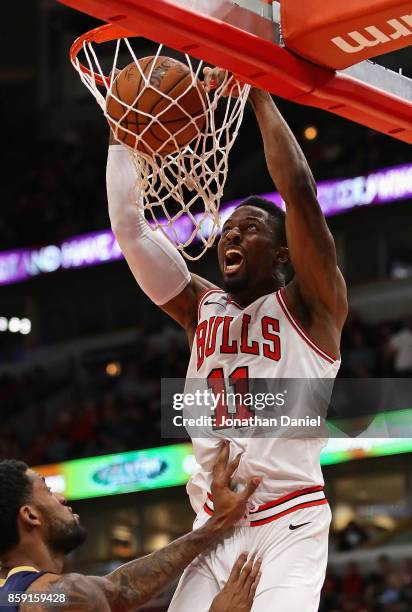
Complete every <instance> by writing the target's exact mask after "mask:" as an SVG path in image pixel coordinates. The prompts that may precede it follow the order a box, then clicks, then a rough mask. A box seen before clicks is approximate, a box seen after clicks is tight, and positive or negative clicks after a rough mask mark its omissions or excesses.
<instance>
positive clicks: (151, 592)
mask: <svg viewBox="0 0 412 612" xmlns="http://www.w3.org/2000/svg"><path fill="white" fill-rule="evenodd" d="M228 460H229V444H228V443H223V444H222V447H221V449H220V452H219V456H218V460H217V462H216V465H215V468H214V473H213V483H212V494H213V498H214V508H215V512H214V515H213V517H211V518H210V519H209V520H208V521H207V522H206V523H205V525H204V526H203V527H200V528H199V529H195V530H194V531H192V532H191V533H189V534H187V535H185V536H183V537H181V538H179V539H178V540H175V541H174V542H172V543H171V544H169V545H168V546H166V547H165V548H163V549H161V550H158V551H156V552H153V553H151V554H150V555H147V556H145V557H142V558H141V559H136V560H135V561H131V562H129V563H126V564H125V565H122V566H121V567H119V568H118V569H117V570H115V571H114V572H111V573H110V574H108V575H107V576H105V577H102V578H99V577H94V576H81V575H80V574H66V575H63V576H54V575H52V574H45V575H44V576H41V577H40V578H38V579H37V580H36V581H35V582H34V583H33V585H32V588H30V591H31V592H33V593H34V592H41V593H49V594H54V595H56V597H57V596H58V595H59V594H60V596H61V597H62V596H64V597H65V601H66V602H67V603H66V604H64V603H63V604H60V605H59V610H62V611H64V612H106V611H108V612H109V611H112V612H128V611H130V612H134V611H135V610H136V608H137V607H139V606H141V605H143V604H144V603H146V602H148V601H149V600H150V599H152V598H153V597H154V596H155V595H156V594H157V593H159V592H161V591H162V590H163V589H165V588H166V587H167V586H168V585H169V584H170V583H172V582H173V581H174V580H175V579H176V578H177V577H178V576H179V575H180V574H181V572H182V571H183V570H184V569H185V567H187V565H189V563H190V562H191V561H192V560H193V559H194V558H195V557H197V556H198V555H199V554H200V553H202V552H205V551H207V550H208V549H209V548H211V547H212V546H214V545H215V544H216V543H217V542H218V541H219V540H220V539H222V538H224V537H225V535H226V534H228V533H229V532H230V531H231V528H232V527H233V525H234V524H235V523H236V522H237V521H238V520H240V519H241V518H242V517H243V516H244V513H245V511H246V502H247V500H248V499H249V497H250V496H251V495H252V493H253V492H254V491H255V490H256V488H257V487H258V485H259V483H260V479H259V478H252V479H250V480H249V482H248V484H247V486H246V487H245V489H244V490H243V491H242V492H241V493H235V492H234V491H232V490H231V488H230V481H231V477H232V475H233V474H234V472H235V470H236V469H237V467H238V465H239V461H240V455H238V456H237V457H236V459H235V460H234V461H232V462H231V463H228ZM60 601H62V600H60ZM47 605H48V604H47V603H46V604H45V605H41V606H33V604H30V606H29V605H28V606H26V607H24V606H22V607H21V612H29V610H30V612H44V611H45V610H49V609H52V607H50V608H48V607H47Z"/></svg>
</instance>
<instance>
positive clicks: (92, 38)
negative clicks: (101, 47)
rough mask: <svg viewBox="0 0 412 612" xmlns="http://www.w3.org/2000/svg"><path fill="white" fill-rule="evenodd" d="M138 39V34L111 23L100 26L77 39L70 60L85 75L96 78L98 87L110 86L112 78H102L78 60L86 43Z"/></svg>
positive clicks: (71, 50) (71, 48)
mask: <svg viewBox="0 0 412 612" xmlns="http://www.w3.org/2000/svg"><path fill="white" fill-rule="evenodd" d="M133 36H134V37H136V36H137V34H136V33H135V32H131V31H130V30H125V28H120V27H119V26H116V25H113V24H111V23H108V24H105V25H102V26H99V27H98V28H94V30H90V31H89V32H86V33H85V34H82V35H81V36H79V38H76V40H75V41H74V43H73V44H72V46H71V47H70V59H71V61H72V63H73V64H74V65H76V66H78V68H79V69H80V70H81V71H82V72H83V74H87V75H89V76H90V77H94V80H95V81H96V83H97V84H98V85H105V86H109V84H110V77H109V76H105V77H104V78H102V77H101V75H100V74H98V73H97V72H92V71H91V70H89V68H87V67H86V66H85V65H84V64H82V63H81V62H80V61H79V59H78V57H77V56H78V54H79V52H80V51H81V50H82V49H83V46H84V44H85V43H97V44H101V43H105V42H109V41H110V40H119V38H132V37H133Z"/></svg>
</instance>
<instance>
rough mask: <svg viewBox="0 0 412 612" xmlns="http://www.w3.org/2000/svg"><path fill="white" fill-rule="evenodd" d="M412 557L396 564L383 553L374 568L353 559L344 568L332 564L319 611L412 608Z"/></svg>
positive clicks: (398, 610) (402, 611)
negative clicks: (339, 569)
mask: <svg viewBox="0 0 412 612" xmlns="http://www.w3.org/2000/svg"><path fill="white" fill-rule="evenodd" d="M410 610H412V558H406V559H404V560H403V561H402V562H400V563H398V564H396V563H394V562H393V561H392V560H391V559H389V558H388V557H387V556H385V555H382V556H380V557H379V559H378V560H377V563H376V566H375V567H374V568H373V569H372V570H371V571H369V572H368V571H365V570H362V569H361V568H360V567H359V566H358V564H357V563H355V562H350V563H348V564H347V566H346V568H345V569H344V571H341V572H340V571H338V570H335V569H334V568H333V567H332V566H329V567H328V569H327V573H326V579H325V583H324V585H323V589H322V599H321V605H320V608H319V612H410Z"/></svg>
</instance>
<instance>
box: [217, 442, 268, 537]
mask: <svg viewBox="0 0 412 612" xmlns="http://www.w3.org/2000/svg"><path fill="white" fill-rule="evenodd" d="M229 450H230V445H229V442H227V441H225V442H223V443H222V446H221V448H220V451H219V455H218V458H217V461H216V464H215V467H214V469H213V481H212V486H211V489H212V496H213V506H214V510H215V512H214V515H213V518H214V519H215V521H218V522H219V523H220V524H221V526H222V527H231V526H232V525H234V524H235V523H236V522H237V521H239V520H240V519H241V518H243V517H244V515H245V514H246V503H247V501H248V499H249V497H250V496H251V495H252V494H253V493H254V492H255V491H256V489H257V487H258V486H259V484H260V478H257V477H253V478H251V479H250V480H249V481H248V482H247V484H246V486H245V488H244V489H243V491H241V492H240V493H235V491H232V489H231V488H230V484H231V478H232V476H233V474H234V473H235V471H236V470H237V467H238V465H239V461H240V457H241V454H239V455H237V457H236V458H235V459H234V460H233V461H232V462H230V463H229Z"/></svg>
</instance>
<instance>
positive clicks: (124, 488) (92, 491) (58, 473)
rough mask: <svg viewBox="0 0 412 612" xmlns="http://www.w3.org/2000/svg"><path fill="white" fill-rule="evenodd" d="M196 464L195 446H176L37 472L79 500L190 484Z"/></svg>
mask: <svg viewBox="0 0 412 612" xmlns="http://www.w3.org/2000/svg"><path fill="white" fill-rule="evenodd" d="M193 461H194V459H193V454H192V446H191V444H174V445H173V446H160V447H156V448H147V449H144V450H137V451H130V452H126V453H116V454H114V455H102V456H99V457H87V458H86V459H75V460H73V461H65V462H64V463H55V464H51V465H43V466H38V467H35V468H34V469H35V470H36V471H37V472H39V473H40V474H41V475H42V476H44V477H45V478H46V481H47V484H48V485H49V486H50V487H51V488H52V490H53V491H56V492H58V493H61V494H62V495H64V496H65V497H67V499H71V500H75V499H90V498H92V497H104V496H106V495H119V494H121V493H131V492H136V491H149V490H152V489H163V488H165V487H175V486H178V485H182V484H186V482H187V480H188V478H189V476H190V474H191V473H192V471H193Z"/></svg>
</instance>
